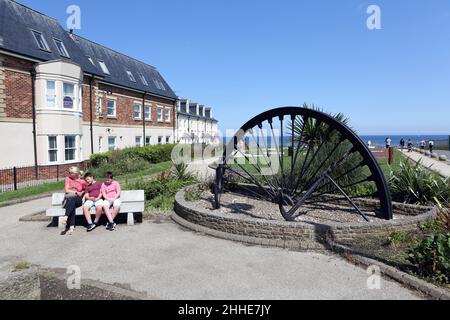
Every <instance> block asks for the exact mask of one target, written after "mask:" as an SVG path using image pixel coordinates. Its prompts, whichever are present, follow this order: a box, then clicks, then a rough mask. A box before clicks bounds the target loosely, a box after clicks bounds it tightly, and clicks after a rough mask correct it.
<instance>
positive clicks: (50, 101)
mask: <svg viewBox="0 0 450 320" xmlns="http://www.w3.org/2000/svg"><path fill="white" fill-rule="evenodd" d="M46 106H47V108H55V107H56V83H55V81H51V80H48V81H47V83H46Z"/></svg>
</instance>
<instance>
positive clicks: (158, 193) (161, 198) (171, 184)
mask: <svg viewBox="0 0 450 320" xmlns="http://www.w3.org/2000/svg"><path fill="white" fill-rule="evenodd" d="M196 182H197V181H196V180H194V179H192V178H191V179H183V180H179V179H177V177H176V175H175V174H171V175H169V176H166V175H164V174H163V175H161V176H160V177H159V178H158V179H156V180H151V181H143V180H138V181H136V182H133V183H131V184H128V185H127V186H126V189H132V190H144V191H145V199H146V204H147V206H148V207H151V208H156V209H162V210H170V209H173V205H174V202H175V195H176V193H177V192H178V191H179V190H181V189H182V188H184V187H186V186H188V185H191V184H194V183H196Z"/></svg>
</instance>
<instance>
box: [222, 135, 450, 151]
mask: <svg viewBox="0 0 450 320" xmlns="http://www.w3.org/2000/svg"><path fill="white" fill-rule="evenodd" d="M360 137H361V139H362V140H363V141H364V143H366V144H368V143H369V141H370V142H371V145H372V146H374V147H384V146H385V140H386V138H387V137H390V138H391V140H392V146H399V145H400V140H401V139H402V138H403V139H404V140H405V143H407V142H408V140H409V139H411V140H412V141H413V143H414V145H417V146H418V144H419V143H420V141H422V140H425V141H426V142H428V141H430V140H433V141H434V142H435V144H436V147H438V146H443V148H444V149H447V150H448V149H449V147H450V136H449V135H407V134H405V135H375V136H370V135H361V136H360ZM266 138H267V140H268V143H267V144H268V145H271V141H270V140H271V137H270V136H268V137H266ZM229 141H231V138H230V137H228V138H224V139H223V143H225V144H226V143H227V142H229ZM289 141H290V137H285V139H284V143H285V145H286V146H287V145H289V144H290V142H289ZM249 142H250V144H252V145H253V144H255V143H254V142H253V139H250V141H249Z"/></svg>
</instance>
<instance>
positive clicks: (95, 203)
mask: <svg viewBox="0 0 450 320" xmlns="http://www.w3.org/2000/svg"><path fill="white" fill-rule="evenodd" d="M84 180H85V181H86V194H85V195H84V205H83V213H84V216H85V218H86V221H87V223H88V227H87V232H91V231H93V230H94V229H95V228H97V227H98V226H99V221H100V218H101V216H102V214H103V205H104V202H103V196H102V192H101V188H102V183H101V182H97V181H95V179H94V175H93V174H92V173H89V172H88V173H86V174H85V176H84ZM92 208H95V220H94V223H92V218H91V209H92ZM107 218H108V221H112V218H111V216H108V217H107Z"/></svg>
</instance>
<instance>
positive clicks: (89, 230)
mask: <svg viewBox="0 0 450 320" xmlns="http://www.w3.org/2000/svg"><path fill="white" fill-rule="evenodd" d="M95 228H97V225H96V224H95V223H92V224H90V225H89V226H88V227H87V232H91V231H93V230H94V229H95Z"/></svg>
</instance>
